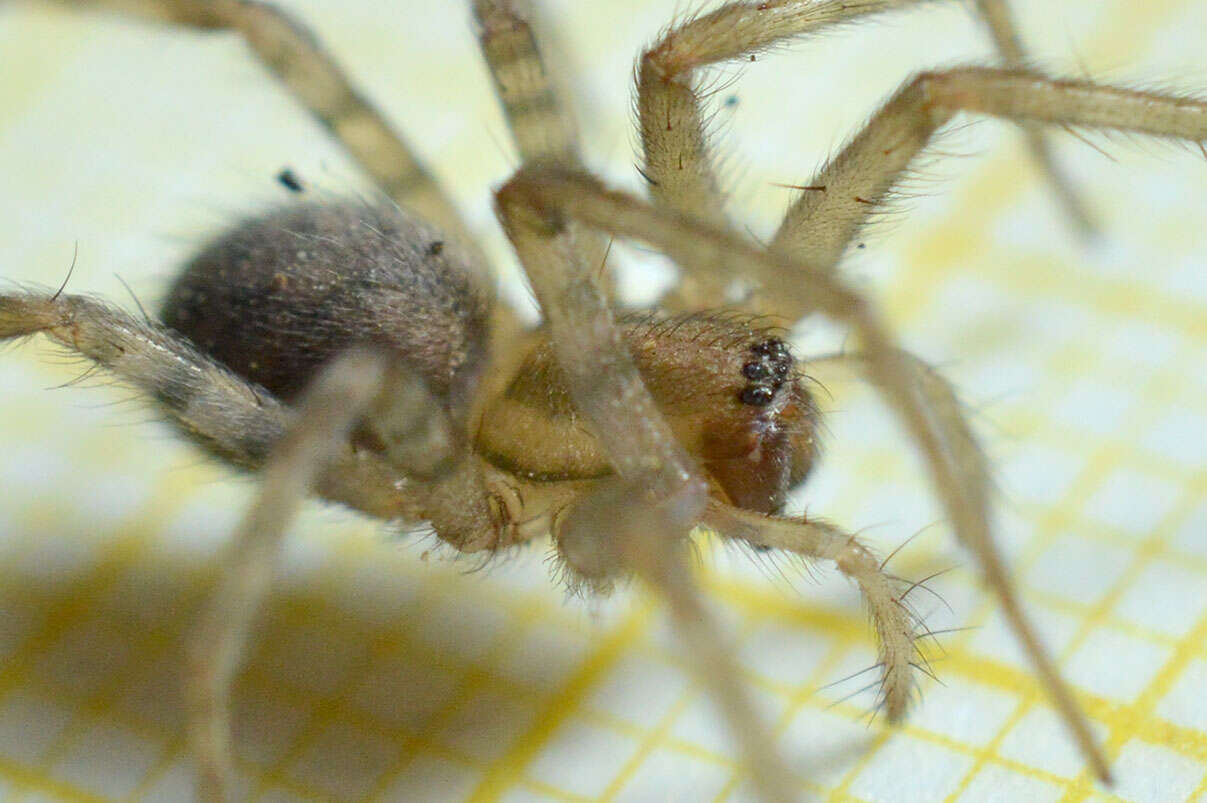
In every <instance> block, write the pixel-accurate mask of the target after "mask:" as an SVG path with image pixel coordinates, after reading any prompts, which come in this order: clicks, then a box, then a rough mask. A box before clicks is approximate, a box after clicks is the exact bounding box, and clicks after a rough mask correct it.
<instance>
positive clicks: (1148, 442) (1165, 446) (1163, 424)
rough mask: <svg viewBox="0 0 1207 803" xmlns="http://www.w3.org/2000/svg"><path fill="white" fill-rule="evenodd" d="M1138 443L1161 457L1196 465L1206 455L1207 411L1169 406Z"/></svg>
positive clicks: (1195, 466) (1192, 467)
mask: <svg viewBox="0 0 1207 803" xmlns="http://www.w3.org/2000/svg"><path fill="white" fill-rule="evenodd" d="M1140 442H1141V443H1142V444H1143V445H1144V446H1145V447H1146V448H1148V449H1152V450H1153V451H1154V452H1156V453H1157V454H1159V455H1161V456H1162V457H1166V458H1170V459H1172V460H1176V461H1178V462H1180V463H1185V464H1187V466H1188V467H1189V468H1191V469H1194V468H1198V467H1199V466H1200V465H1202V462H1203V456H1204V455H1207V412H1204V410H1203V409H1202V408H1201V407H1200V408H1199V409H1198V410H1195V409H1192V408H1190V407H1186V406H1183V405H1180V404H1179V405H1170V406H1168V407H1166V408H1165V409H1163V410H1162V411H1161V416H1160V418H1159V419H1158V420H1157V421H1156V423H1154V424H1153V425H1152V427H1151V428H1150V429H1149V430H1148V432H1147V433H1145V435H1144V437H1143V438H1142V439H1141V441H1140Z"/></svg>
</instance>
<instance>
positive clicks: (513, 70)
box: [474, 0, 579, 164]
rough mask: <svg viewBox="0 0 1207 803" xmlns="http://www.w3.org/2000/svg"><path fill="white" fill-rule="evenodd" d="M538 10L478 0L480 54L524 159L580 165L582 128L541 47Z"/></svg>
mask: <svg viewBox="0 0 1207 803" xmlns="http://www.w3.org/2000/svg"><path fill="white" fill-rule="evenodd" d="M534 11H535V9H533V8H531V7H530V5H529V4H528V3H526V2H524V0H474V17H475V19H476V20H477V23H478V27H479V31H478V39H479V42H480V43H481V47H482V55H483V57H484V58H485V59H486V66H487V67H489V68H490V74H491V76H492V77H493V78H494V82H495V92H496V93H497V94H498V96H499V101H500V102H501V103H502V104H503V112H504V114H505V115H506V116H507V122H508V124H509V125H510V127H511V133H512V135H513V136H514V137H515V141H516V147H518V148H519V151H520V158H521V159H523V160H524V161H525V162H528V161H532V160H536V159H548V160H552V161H557V162H562V163H565V164H578V163H579V145H578V132H577V130H576V127H575V124H574V119H573V116H572V115H571V113H570V110H569V109H568V108H567V106H566V103H565V100H564V99H563V98H561V97H559V96H558V92H557V88H556V87H555V86H554V83H553V81H552V80H551V77H550V75H549V71H548V69H547V65H546V62H545V59H543V58H542V56H541V52H540V49H539V48H538V46H537V40H536V37H535V36H534V34H533V26H532V25H531V24H530V23H529V18H531V17H532V15H533V13H534Z"/></svg>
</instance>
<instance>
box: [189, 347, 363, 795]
mask: <svg viewBox="0 0 1207 803" xmlns="http://www.w3.org/2000/svg"><path fill="white" fill-rule="evenodd" d="M386 368H387V364H386V360H385V359H384V357H383V355H381V354H377V353H373V352H367V351H353V352H349V353H347V354H345V355H343V356H341V357H339V358H336V359H335V360H334V361H333V362H332V363H330V364H329V365H327V366H326V367H325V368H324V369H323V370H322V372H321V373H320V374H319V375H318V377H317V378H316V379H315V380H314V382H313V383H312V384H311V386H310V388H309V389H308V390H307V391H306V393H305V394H304V395H303V397H302V400H301V403H300V404H299V406H298V410H297V416H296V417H295V418H294V420H293V422H292V424H291V425H290V426H289V427H288V428H287V429H286V431H285V432H284V434H283V435H282V437H280V438H279V439H278V440H277V441H276V443H275V444H274V445H273V447H272V451H271V454H270V456H269V458H268V460H267V462H266V463H265V465H264V468H263V469H262V470H261V472H260V481H261V485H260V492H259V495H258V496H257V498H256V501H255V503H254V504H253V505H252V507H251V509H250V510H248V511H247V513H246V514H245V515H244V517H243V520H242V522H241V523H240V524H239V528H238V529H237V530H236V532H235V535H234V537H233V539H232V541H231V543H230V545H229V547H228V548H227V553H226V556H225V557H224V559H223V561H222V570H221V573H220V576H219V579H218V584H217V586H216V587H215V589H214V591H213V593H212V595H211V597H210V600H209V603H208V605H207V607H206V608H205V610H204V611H203V613H202V615H201V618H200V620H199V621H198V623H197V626H196V629H195V631H194V633H193V636H192V639H191V640H190V642H189V646H188V665H187V670H186V674H185V701H186V705H187V711H188V726H187V729H188V735H189V742H190V745H191V747H192V750H193V754H194V758H195V759H196V761H197V773H198V787H197V788H198V794H199V797H200V798H201V799H202V800H205V801H213V802H214V803H223V802H224V801H227V800H229V799H231V797H230V796H231V794H232V790H231V782H232V777H231V775H232V771H233V769H234V756H233V752H232V749H231V732H230V693H231V684H232V683H233V681H234V677H235V673H236V672H237V671H238V669H239V666H240V665H241V664H242V662H243V653H244V651H245V648H246V645H247V639H248V636H249V635H250V632H251V628H252V624H253V623H254V621H255V619H256V615H257V614H258V613H259V611H260V608H261V606H262V605H263V602H264V598H265V597H266V596H267V595H268V589H269V585H270V584H271V582H272V573H273V569H274V567H275V565H276V561H277V555H278V552H279V551H280V545H281V541H282V539H283V538H284V537H285V533H286V531H287V530H288V529H289V525H290V524H291V523H292V522H293V519H294V517H295V516H296V515H297V512H298V509H299V508H300V507H301V505H302V502H303V500H305V498H306V497H307V496H309V495H310V492H311V490H312V488H313V486H314V483H315V481H316V479H317V477H318V475H319V473H320V472H321V471H322V470H323V469H324V468H325V467H326V466H327V465H328V464H329V463H330V462H331V460H332V458H333V457H334V456H335V455H336V454H337V453H338V452H339V450H341V449H345V448H347V447H346V444H347V442H348V436H349V434H350V432H351V429H352V427H353V425H354V424H355V423H356V421H357V419H358V418H359V417H360V415H361V414H362V412H364V411H366V410H367V409H368V408H369V405H370V402H371V401H372V400H373V398H374V397H375V396H376V395H377V394H378V393H379V392H380V391H381V389H382V383H383V379H384V378H385V374H386Z"/></svg>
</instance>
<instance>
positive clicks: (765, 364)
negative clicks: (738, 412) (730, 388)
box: [738, 337, 792, 407]
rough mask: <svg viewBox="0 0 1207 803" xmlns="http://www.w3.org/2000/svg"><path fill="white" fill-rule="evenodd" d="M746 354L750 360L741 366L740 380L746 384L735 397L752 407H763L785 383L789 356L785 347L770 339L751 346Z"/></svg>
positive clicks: (790, 363) (769, 402) (790, 358)
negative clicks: (747, 382) (749, 356)
mask: <svg viewBox="0 0 1207 803" xmlns="http://www.w3.org/2000/svg"><path fill="white" fill-rule="evenodd" d="M750 354H751V355H752V356H753V358H754V359H751V360H749V361H747V362H746V363H745V364H743V365H742V376H744V377H746V378H747V379H748V380H750V383H749V384H748V385H746V387H744V388H743V389H742V390H741V392H740V393H738V399H740V400H741V402H742V404H749V405H751V406H752V407H766V406H767V405H769V404H771V402H772V400H773V399H775V394H776V393H777V392H778V391H779V389H780V388H781V387H783V385H784V383H785V382H786V381H787V379H788V374H789V373H790V372H791V370H792V354H791V352H789V351H788V344H787V343H785V342H784V341H782V340H780V339H778V338H774V337H773V338H769V339H767V340H761V341H759V342H758V343H755V344H754V345H753V346H751V347H750Z"/></svg>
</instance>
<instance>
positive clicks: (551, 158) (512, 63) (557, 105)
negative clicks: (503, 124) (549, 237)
mask: <svg viewBox="0 0 1207 803" xmlns="http://www.w3.org/2000/svg"><path fill="white" fill-rule="evenodd" d="M535 11H536V9H535V8H534V7H533V6H532V4H531V3H528V2H526V0H474V17H475V18H476V20H477V22H478V26H479V29H480V30H479V42H480V45H481V48H482V56H483V57H484V58H485V59H486V66H487V67H488V68H489V69H490V74H491V76H492V77H493V78H494V83H495V94H497V95H498V97H499V102H500V103H501V104H502V105H503V112H504V114H505V115H506V117H507V123H508V126H509V127H510V129H511V134H512V137H513V138H514V139H515V143H516V147H517V148H518V149H519V151H520V159H521V160H522V161H523V162H525V163H527V162H534V161H543V162H556V163H558V164H563V165H566V166H569V167H580V166H581V165H582V157H581V152H580V148H579V143H578V132H577V130H576V128H575V124H574V119H573V116H572V114H571V113H570V109H569V108H568V107H567V104H566V102H565V99H564V98H562V97H559V95H558V92H557V87H556V86H555V85H554V82H553V80H552V76H551V75H550V74H549V70H548V69H547V64H546V62H545V59H544V58H542V56H541V51H540V48H539V46H538V44H539V43H538V42H537V39H536V36H535V35H534V33H533V26H532V24H531V23H530V22H529V19H530V18H531V17H532V15H533V14H534V13H535ZM572 238H573V240H574V241H575V242H576V243H577V247H578V248H579V249H580V250H582V252H583V256H582V259H584V260H585V261H586V263H587V264H589V265H594V266H595V268H596V271H597V273H598V274H599V277H600V278H599V280H598V286H599V288H600V290H601V292H603V294H604V296H605V298H607V299H614V298H615V295H616V287H615V284H614V282H613V278H612V275H611V273H610V272H608V271H606V270H604V269H603V267H604V263H605V261H606V260H607V251H608V249H607V244H606V243H605V242H604V239H603V238H602V237H601V236H600V235H599V233H598V232H592V231H577V232H574V234H573V235H572Z"/></svg>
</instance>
